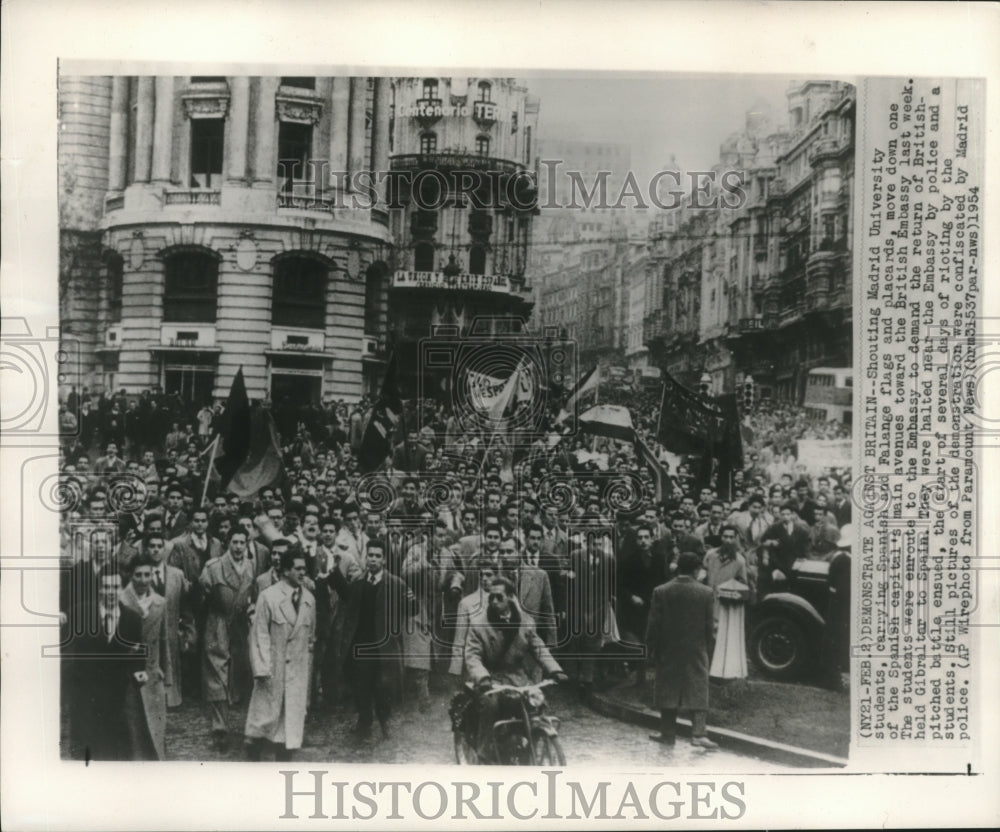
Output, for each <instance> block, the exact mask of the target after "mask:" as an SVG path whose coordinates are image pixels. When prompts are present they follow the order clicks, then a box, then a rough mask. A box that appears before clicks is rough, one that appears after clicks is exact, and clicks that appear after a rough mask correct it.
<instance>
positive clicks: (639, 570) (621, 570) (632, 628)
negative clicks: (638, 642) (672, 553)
mask: <svg viewBox="0 0 1000 832" xmlns="http://www.w3.org/2000/svg"><path fill="white" fill-rule="evenodd" d="M667 574H668V573H667V562H666V558H665V556H664V551H663V547H661V546H657V545H656V544H653V546H652V547H650V550H649V552H648V553H645V554H643V552H642V550H641V549H639V547H638V545H636V544H635V543H632V544H631V545H629V546H628V547H627V548H626V549H625V551H624V552H623V557H622V558H621V559H620V560H619V567H618V620H619V621H620V622H621V624H622V628H623V629H625V630H627V631H628V632H629V633H630V634H631V635H632V636H633V637H634V638H636V639H642V638H643V637H644V636H645V634H646V618H647V616H648V615H649V603H650V599H651V598H652V597H653V590H654V589H655V588H656V587H657V586H659V585H660V584H662V583H664V582H665V581H666V580H667ZM633 595H637V596H638V597H639V598H641V599H642V605H641V606H639V605H636V604H633V603H632V596H633Z"/></svg>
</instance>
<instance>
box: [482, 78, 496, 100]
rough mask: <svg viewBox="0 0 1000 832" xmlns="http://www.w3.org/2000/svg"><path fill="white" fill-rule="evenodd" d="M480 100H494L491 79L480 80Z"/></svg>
mask: <svg viewBox="0 0 1000 832" xmlns="http://www.w3.org/2000/svg"><path fill="white" fill-rule="evenodd" d="M479 100H480V101H492V100H493V85H492V84H491V83H490V82H489V81H480V82H479Z"/></svg>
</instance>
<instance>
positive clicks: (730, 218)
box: [644, 81, 856, 404]
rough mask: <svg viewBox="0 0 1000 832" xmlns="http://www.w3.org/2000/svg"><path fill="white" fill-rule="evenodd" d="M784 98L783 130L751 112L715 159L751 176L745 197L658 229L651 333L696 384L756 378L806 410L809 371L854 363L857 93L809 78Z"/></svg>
mask: <svg viewBox="0 0 1000 832" xmlns="http://www.w3.org/2000/svg"><path fill="white" fill-rule="evenodd" d="M787 97H788V108H789V124H788V127H787V128H785V129H780V130H776V129H775V128H774V127H773V126H772V122H771V119H770V118H769V117H767V116H766V114H764V113H761V112H760V111H759V110H757V109H756V108H754V109H751V111H750V112H749V113H748V114H747V120H746V125H745V128H744V130H743V131H741V132H740V133H738V134H736V135H734V136H732V137H730V138H729V139H727V140H726V141H725V142H724V143H723V145H722V147H721V149H720V156H719V162H718V164H717V165H716V172H717V173H720V174H721V173H722V172H724V171H727V170H729V171H731V170H739V171H742V172H743V173H744V181H743V189H744V192H745V199H743V200H742V201H740V202H739V204H735V205H732V206H727V205H726V204H725V203H723V202H720V205H719V207H718V208H716V209H704V208H695V207H693V206H692V205H691V204H690V201H688V202H686V203H685V204H684V205H683V206H682V207H681V208H679V209H677V210H675V211H671V212H668V213H666V214H665V215H664V216H662V217H660V218H657V220H656V221H655V222H654V223H653V224H652V227H651V233H650V246H649V258H650V263H651V267H650V273H649V277H648V280H649V282H648V284H647V287H646V290H647V314H646V318H645V325H644V333H645V336H644V337H645V341H646V344H647V346H648V348H649V350H650V359H651V361H652V363H654V364H656V365H657V366H659V367H661V368H662V369H664V370H666V371H668V372H670V373H671V374H672V375H674V376H675V377H677V378H678V379H680V380H681V381H683V382H685V383H687V384H689V385H690V386H692V387H694V388H697V387H698V386H700V385H701V384H705V385H707V387H708V389H709V390H711V391H713V392H716V393H718V392H723V391H732V390H733V389H734V388H735V387H737V386H739V385H743V384H746V383H747V382H748V381H749V382H751V383H752V384H753V386H754V387H755V389H756V391H757V395H760V396H764V397H774V398H776V399H780V400H785V401H791V402H795V403H799V404H801V403H802V401H803V398H804V394H805V387H806V383H807V380H808V377H809V371H810V370H811V369H813V368H817V367H832V368H849V367H850V366H851V363H852V349H851V336H852V321H851V312H852V294H851V293H852V279H851V262H852V261H851V251H852V247H853V224H852V213H851V204H852V198H853V181H854V156H853V153H854V127H855V124H854V119H855V100H856V93H855V89H854V88H853V87H852V86H850V85H848V84H844V83H840V82H836V81H808V82H805V83H801V84H793V85H792V87H791V88H790V89H789V91H788V93H787ZM713 195H714V196H718V197H720V198H721V197H722V194H721V193H720V191H719V190H718V189H716V190H715V191H714V192H713Z"/></svg>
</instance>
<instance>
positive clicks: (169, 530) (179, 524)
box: [163, 509, 190, 540]
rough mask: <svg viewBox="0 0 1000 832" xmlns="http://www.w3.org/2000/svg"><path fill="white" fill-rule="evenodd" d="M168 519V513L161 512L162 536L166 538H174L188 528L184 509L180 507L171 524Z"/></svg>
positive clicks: (188, 522)
mask: <svg viewBox="0 0 1000 832" xmlns="http://www.w3.org/2000/svg"><path fill="white" fill-rule="evenodd" d="M170 519H171V518H170V517H169V516H168V513H167V512H166V511H165V512H163V536H164V537H165V538H166V539H167V540H174V539H175V538H178V537H180V536H181V535H182V534H184V532H186V531H187V530H188V525H189V524H190V521H189V520H188V516H187V512H185V511H184V509H181V510H180V511H179V512H178V513H177V516H176V517H175V518H173V524H171V523H170Z"/></svg>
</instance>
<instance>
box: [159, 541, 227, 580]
mask: <svg viewBox="0 0 1000 832" xmlns="http://www.w3.org/2000/svg"><path fill="white" fill-rule="evenodd" d="M205 537H206V539H207V541H208V548H207V549H206V550H205V551H203V552H200V551H198V549H197V548H196V547H195V545H194V540H193V538H192V535H191V532H185V533H184V534H183V535H181V536H180V537H178V538H177V539H175V540H174V542H173V545H172V546H171V549H170V555H169V557H168V558H167V563H169V564H170V565H171V566H176V567H177V568H178V569H180V570H181V571H182V572H183V573H184V577H185V578H187V579H188V581H190V582H191V584H192V586H196V585H197V584H198V578H200V577H201V570H202V569H204V568H205V564H206V563H208V562H209V561H210V560H212V559H213V558H217V557H220V556H221V555H222V544H221V543H220V542H219V541H218V540H216V539H215V538H214V537H212V536H211V535H210V534H207V533H206V535H205Z"/></svg>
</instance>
